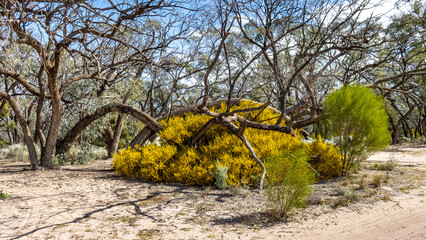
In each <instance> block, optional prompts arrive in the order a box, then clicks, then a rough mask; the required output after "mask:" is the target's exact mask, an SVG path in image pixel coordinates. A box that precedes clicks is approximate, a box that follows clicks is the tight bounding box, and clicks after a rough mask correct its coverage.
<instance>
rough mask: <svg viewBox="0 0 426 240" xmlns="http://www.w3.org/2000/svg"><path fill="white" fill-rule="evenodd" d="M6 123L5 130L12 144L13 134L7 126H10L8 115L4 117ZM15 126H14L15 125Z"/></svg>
mask: <svg viewBox="0 0 426 240" xmlns="http://www.w3.org/2000/svg"><path fill="white" fill-rule="evenodd" d="M6 124H7V128H6V130H7V136H8V137H9V144H10V145H13V134H12V132H11V130H10V128H9V126H10V119H9V117H7V118H6ZM15 128H16V126H15Z"/></svg>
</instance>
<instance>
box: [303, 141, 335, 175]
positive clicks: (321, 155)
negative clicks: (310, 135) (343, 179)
mask: <svg viewBox="0 0 426 240" xmlns="http://www.w3.org/2000/svg"><path fill="white" fill-rule="evenodd" d="M307 148H308V152H309V154H310V155H311V156H315V158H311V160H310V161H309V164H310V165H311V166H312V168H314V169H315V170H316V171H318V172H319V174H320V175H321V177H322V178H323V179H330V178H333V177H337V176H340V175H341V173H342V155H341V154H340V151H339V148H337V147H335V146H333V145H331V144H327V143H326V142H324V141H323V140H322V139H321V138H318V139H315V141H314V142H312V143H310V144H308V145H307Z"/></svg>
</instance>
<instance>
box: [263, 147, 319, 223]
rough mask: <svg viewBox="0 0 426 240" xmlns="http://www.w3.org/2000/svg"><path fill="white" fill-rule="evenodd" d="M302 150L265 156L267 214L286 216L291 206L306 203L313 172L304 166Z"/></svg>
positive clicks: (305, 163)
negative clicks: (269, 211)
mask: <svg viewBox="0 0 426 240" xmlns="http://www.w3.org/2000/svg"><path fill="white" fill-rule="evenodd" d="M308 159H309V156H308V153H307V151H306V149H299V150H297V151H295V152H294V153H292V154H288V153H281V154H279V155H275V156H271V157H269V158H268V161H267V164H266V167H267V170H268V174H269V178H268V180H267V183H268V188H267V189H266V193H267V200H268V202H269V205H270V206H269V208H270V210H271V213H272V214H273V215H274V216H275V217H277V218H287V217H288V216H289V214H290V213H291V211H292V210H293V209H294V208H300V207H303V206H305V205H306V198H307V197H308V196H309V195H310V193H311V191H312V189H311V187H310V185H312V184H313V183H314V182H315V175H314V172H313V171H312V170H311V169H310V168H309V165H308V162H307V161H308Z"/></svg>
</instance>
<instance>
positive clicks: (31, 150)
mask: <svg viewBox="0 0 426 240" xmlns="http://www.w3.org/2000/svg"><path fill="white" fill-rule="evenodd" d="M0 97H2V98H5V99H6V100H7V101H8V102H9V104H10V106H11V107H12V109H13V112H14V113H15V117H16V118H17V120H18V122H19V124H20V125H21V128H22V133H23V134H24V142H25V145H27V149H28V155H29V158H30V164H31V169H33V170H36V169H37V167H38V158H37V152H36V149H35V146H34V142H33V139H32V138H31V131H30V127H29V126H28V124H27V122H26V121H25V118H24V115H23V114H22V112H21V111H20V110H19V107H18V105H17V104H16V102H15V101H14V100H13V98H12V97H10V96H9V95H8V94H7V93H6V92H3V91H0ZM15 129H16V127H15Z"/></svg>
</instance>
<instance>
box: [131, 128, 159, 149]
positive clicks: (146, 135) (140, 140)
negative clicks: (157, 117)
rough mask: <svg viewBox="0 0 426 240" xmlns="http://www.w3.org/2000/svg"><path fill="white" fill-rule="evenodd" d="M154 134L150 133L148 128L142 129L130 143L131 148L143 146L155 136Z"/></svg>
mask: <svg viewBox="0 0 426 240" xmlns="http://www.w3.org/2000/svg"><path fill="white" fill-rule="evenodd" d="M155 135H156V133H155V132H154V131H152V130H151V129H150V128H149V127H144V128H143V129H142V130H141V131H140V132H139V133H138V135H136V137H135V138H133V140H132V141H131V142H130V144H129V145H130V147H131V148H137V146H140V145H143V144H144V143H145V142H146V141H148V140H149V139H151V137H153V136H155Z"/></svg>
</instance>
